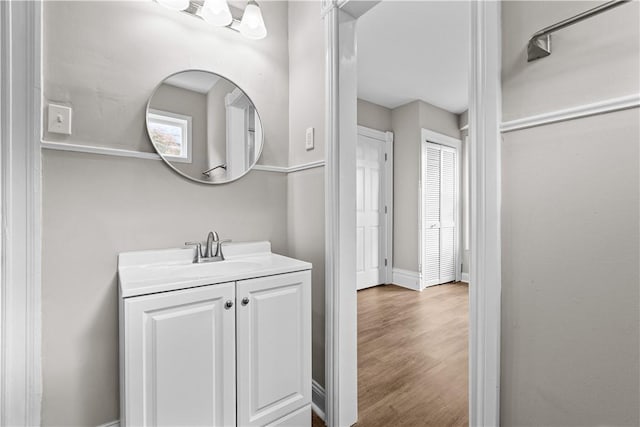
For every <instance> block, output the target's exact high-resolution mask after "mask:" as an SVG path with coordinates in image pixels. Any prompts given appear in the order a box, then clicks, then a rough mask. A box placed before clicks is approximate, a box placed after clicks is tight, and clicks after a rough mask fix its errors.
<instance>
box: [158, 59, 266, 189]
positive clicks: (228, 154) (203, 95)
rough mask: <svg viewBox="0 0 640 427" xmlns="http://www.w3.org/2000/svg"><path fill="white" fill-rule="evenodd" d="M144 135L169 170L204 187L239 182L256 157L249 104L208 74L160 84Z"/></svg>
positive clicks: (258, 132) (258, 129)
mask: <svg viewBox="0 0 640 427" xmlns="http://www.w3.org/2000/svg"><path fill="white" fill-rule="evenodd" d="M147 132H148V133H149V138H150V139H151V142H152V143H153V146H154V147H155V149H156V151H157V152H158V154H160V156H161V157H162V159H164V161H165V162H166V163H167V164H168V165H169V166H171V167H172V168H173V169H174V170H175V171H176V172H178V173H179V174H181V175H183V176H185V177H187V178H189V179H192V180H194V181H198V182H202V183H206V184H222V183H225V182H230V181H233V180H236V179H238V178H240V177H241V176H243V175H244V174H246V173H247V172H248V171H249V170H250V169H251V168H252V167H253V166H254V165H255V164H256V161H257V160H258V158H260V153H262V145H263V130H262V122H261V121H260V116H259V115H258V112H257V111H256V108H255V106H254V105H253V102H251V99H249V97H248V96H247V94H246V93H244V91H243V90H242V89H240V88H239V87H238V86H236V85H235V84H234V83H233V82H232V81H230V80H228V79H226V78H224V77H222V76H220V75H218V74H215V73H211V72H208V71H201V70H189V71H181V72H179V73H175V74H172V75H170V76H169V77H167V78H166V79H164V80H163V81H162V83H160V84H159V85H158V87H157V88H156V90H155V91H154V92H153V95H151V98H149V102H148V104H147Z"/></svg>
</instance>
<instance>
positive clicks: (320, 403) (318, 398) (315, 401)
mask: <svg viewBox="0 0 640 427" xmlns="http://www.w3.org/2000/svg"><path fill="white" fill-rule="evenodd" d="M324 401H325V393H324V388H323V387H322V386H321V385H320V384H318V383H317V382H316V380H312V381H311V409H312V410H313V412H315V413H316V415H317V416H318V417H320V419H321V420H322V421H326V420H325V417H324Z"/></svg>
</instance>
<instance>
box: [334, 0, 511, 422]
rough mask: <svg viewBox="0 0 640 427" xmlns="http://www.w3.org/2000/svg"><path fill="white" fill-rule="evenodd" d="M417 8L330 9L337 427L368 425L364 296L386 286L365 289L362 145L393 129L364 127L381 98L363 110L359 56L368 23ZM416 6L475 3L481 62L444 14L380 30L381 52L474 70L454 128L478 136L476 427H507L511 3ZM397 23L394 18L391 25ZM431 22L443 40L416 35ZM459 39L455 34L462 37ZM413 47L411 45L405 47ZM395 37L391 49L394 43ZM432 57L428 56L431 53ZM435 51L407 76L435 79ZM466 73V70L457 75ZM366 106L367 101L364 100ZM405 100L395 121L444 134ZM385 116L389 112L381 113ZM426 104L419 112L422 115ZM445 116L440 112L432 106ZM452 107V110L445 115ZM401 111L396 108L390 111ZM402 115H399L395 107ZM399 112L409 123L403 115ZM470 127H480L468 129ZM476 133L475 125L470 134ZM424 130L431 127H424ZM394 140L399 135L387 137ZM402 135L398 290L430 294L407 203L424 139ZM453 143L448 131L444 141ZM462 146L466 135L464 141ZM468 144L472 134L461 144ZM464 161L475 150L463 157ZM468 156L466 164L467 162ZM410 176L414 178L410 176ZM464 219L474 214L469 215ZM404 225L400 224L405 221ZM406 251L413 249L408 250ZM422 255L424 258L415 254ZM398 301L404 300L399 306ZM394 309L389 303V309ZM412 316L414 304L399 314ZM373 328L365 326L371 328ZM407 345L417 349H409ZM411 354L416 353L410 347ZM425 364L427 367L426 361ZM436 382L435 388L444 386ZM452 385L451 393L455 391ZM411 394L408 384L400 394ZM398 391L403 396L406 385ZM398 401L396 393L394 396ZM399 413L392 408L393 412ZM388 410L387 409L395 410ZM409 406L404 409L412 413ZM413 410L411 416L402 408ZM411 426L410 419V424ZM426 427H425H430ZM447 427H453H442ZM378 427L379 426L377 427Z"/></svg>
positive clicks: (474, 174)
mask: <svg viewBox="0 0 640 427" xmlns="http://www.w3.org/2000/svg"><path fill="white" fill-rule="evenodd" d="M409 3H412V2H385V1H383V2H358V1H354V0H346V1H340V2H333V1H331V2H329V1H327V2H324V3H323V16H324V22H325V34H326V46H327V56H326V58H327V62H326V65H327V68H326V72H327V74H326V77H327V84H326V122H327V145H326V175H325V177H326V178H325V195H326V197H325V203H326V209H325V210H326V223H325V227H326V240H325V242H326V246H325V255H326V265H325V272H326V287H325V300H326V311H325V319H326V322H325V333H326V340H325V344H326V348H325V357H326V359H325V367H326V375H325V383H326V400H325V402H326V406H325V414H326V422H327V425H328V426H329V427H333V426H342V425H353V424H355V423H356V422H359V421H361V419H362V417H361V415H362V414H359V409H358V403H359V401H360V400H362V393H360V390H358V377H359V376H360V374H361V369H360V368H361V365H360V366H359V364H358V333H357V332H358V331H357V328H358V324H359V323H358V310H357V302H358V301H357V300H358V294H361V293H365V292H370V291H377V290H379V289H384V287H381V286H376V287H373V288H369V289H363V290H361V291H357V290H356V215H355V212H356V206H355V201H356V200H355V199H356V187H357V186H356V173H355V169H356V140H357V124H356V123H360V124H361V125H363V126H368V127H372V128H374V129H383V128H380V127H377V126H372V125H370V124H366V123H363V122H362V121H361V120H360V118H359V117H357V116H359V115H360V111H361V109H360V108H359V104H360V101H369V102H373V103H375V101H376V100H374V99H361V100H359V99H358V98H359V92H360V89H361V88H362V85H363V80H362V79H361V78H360V76H358V69H361V68H363V62H362V53H363V50H362V47H363V45H362V43H359V46H358V48H357V49H356V44H357V43H356V36H358V35H359V34H360V32H361V30H362V25H361V24H362V22H363V20H362V18H366V17H367V14H369V13H370V12H371V11H372V10H375V9H376V8H378V7H380V6H384V5H385V4H386V5H388V4H396V5H406V4H409ZM415 3H416V4H425V5H427V4H428V5H432V6H434V7H438V6H442V5H449V4H453V3H465V4H467V5H468V7H469V10H470V13H469V15H468V19H465V18H464V17H461V18H460V19H459V22H461V23H462V24H463V26H464V30H465V31H467V33H466V34H464V35H462V38H463V39H465V40H467V41H469V45H470V49H469V52H467V53H465V52H457V51H454V50H452V49H450V44H451V42H452V40H453V39H455V37H457V36H460V34H459V32H456V31H448V30H450V27H451V26H446V25H445V26H444V27H443V26H442V25H441V24H442V22H445V21H444V20H442V19H440V20H439V21H438V22H436V23H433V25H429V23H427V20H428V18H433V17H437V18H442V16H440V15H438V13H437V12H436V11H435V10H431V11H430V12H429V13H424V12H423V13H420V14H408V15H407V14H402V13H400V14H399V15H398V16H397V17H396V18H398V19H400V20H401V21H402V23H403V24H402V25H401V26H400V27H399V28H397V31H396V32H395V33H394V34H392V36H391V37H389V35H388V34H387V33H386V32H385V31H386V30H387V29H388V28H389V21H388V20H386V19H385V20H384V22H382V23H381V24H380V25H378V26H377V30H379V32H380V33H381V34H383V39H381V40H380V42H379V43H378V44H377V45H376V49H378V50H382V48H383V47H384V45H385V44H391V45H392V48H394V49H395V50H394V51H393V53H403V52H404V53H405V54H406V53H407V52H409V54H413V56H411V55H408V56H405V57H409V58H413V57H420V56H421V55H423V53H422V51H421V50H420V49H419V50H417V51H416V49H413V50H412V49H411V48H410V47H409V46H410V44H408V43H406V41H405V40H406V39H410V38H411V37H415V38H416V39H417V40H418V41H421V42H425V41H435V48H436V49H441V50H442V49H444V50H445V51H446V54H447V55H448V56H449V57H451V56H454V57H458V56H459V57H460V58H461V59H462V60H463V62H464V66H465V67H466V66H467V65H468V68H467V69H466V72H468V75H469V79H468V81H467V83H468V88H469V90H468V92H467V93H468V106H469V110H468V114H461V115H459V116H460V122H461V123H453V122H454V121H453V120H450V121H449V123H450V124H453V126H454V127H455V130H456V131H460V130H461V129H463V130H466V129H468V130H467V132H468V135H469V144H468V145H469V149H468V159H469V160H468V161H469V165H470V167H469V169H468V171H469V173H468V189H469V207H468V212H469V216H468V219H466V220H465V222H464V224H467V221H468V224H469V226H468V227H466V229H467V230H468V233H469V237H468V239H467V240H465V241H468V248H469V250H468V251H467V250H466V246H465V251H463V258H464V259H465V260H466V262H465V263H464V264H465V265H466V266H467V268H468V271H469V272H468V278H469V282H470V286H469V288H468V299H469V304H468V307H469V310H468V317H469V323H468V325H469V326H468V336H469V337H468V341H467V346H468V358H469V363H468V376H467V380H468V389H467V390H468V411H467V415H468V419H469V424H470V425H498V424H499V412H500V411H499V371H500V369H499V366H500V286H501V280H500V272H501V268H500V253H501V248H500V164H501V162H500V98H501V93H500V67H501V64H500V3H499V2H473V1H469V2H415ZM387 17H389V18H391V15H389V14H387ZM416 17H417V18H419V19H421V21H420V26H421V28H425V29H429V28H439V29H440V31H437V32H436V33H435V34H432V35H431V36H429V37H424V36H422V35H417V34H419V31H418V32H416V30H415V28H412V27H411V26H410V25H405V23H408V22H409V21H410V20H411V19H413V18H416ZM451 28H453V27H451ZM402 36H404V37H405V38H404V39H402ZM384 37H387V38H388V40H385V39H384ZM422 47H423V46H422V45H421V46H420V48H422ZM434 52H436V51H433V52H430V54H429V55H428V56H427V59H428V61H427V63H426V64H423V66H422V67H418V68H416V67H407V68H406V69H409V70H414V71H417V72H418V73H422V75H423V76H424V75H425V72H426V71H427V70H430V69H432V68H435V69H438V67H441V66H442V64H441V63H440V62H438V61H437V60H436V59H434V56H433V53H434ZM386 63H395V60H394V58H390V57H387V58H384V60H383V61H381V60H378V61H377V62H376V63H374V64H370V65H369V67H367V69H368V70H369V71H375V70H377V69H384V67H380V64H386ZM448 71H450V72H457V71H459V69H453V70H448ZM405 77H406V76H398V75H393V74H390V73H388V72H383V73H381V74H378V76H377V78H376V79H375V80H374V81H373V84H374V85H378V86H382V85H383V84H386V83H388V82H392V81H395V82H398V81H399V82H407V81H408V79H407V78H405ZM432 83H436V84H435V87H444V86H442V85H440V83H441V82H439V81H438V80H435V79H432ZM360 98H362V97H360ZM398 98H400V103H399V104H398V105H400V106H402V102H409V104H412V105H408V106H406V108H405V111H404V112H405V114H404V115H399V116H396V115H395V114H393V113H392V119H395V118H400V119H401V118H402V117H404V118H405V119H407V120H413V121H417V122H418V124H419V125H420V126H419V127H421V128H425V129H435V130H438V131H441V130H440V129H437V128H434V127H432V126H430V125H428V124H426V125H422V124H421V123H420V122H421V120H422V119H424V118H425V117H428V116H431V117H437V116H438V115H437V113H434V111H433V110H432V109H430V108H429V107H428V106H426V107H425V106H424V105H423V104H420V102H417V103H412V102H410V101H411V100H406V99H404V100H403V99H402V98H401V97H396V101H397V100H398ZM378 105H379V103H378ZM416 105H417V107H416ZM432 105H434V103H432ZM443 107H444V106H440V108H443ZM387 109H390V108H387ZM393 109H394V110H395V109H398V107H395V108H393ZM394 113H397V112H395V111H394ZM384 116H385V115H384V114H383V115H376V114H374V115H373V116H371V117H373V119H372V120H373V123H374V124H378V125H383V124H385V123H388V121H387V120H386V119H385V118H384ZM467 118H468V119H467ZM465 122H468V125H467V124H466V123H465ZM418 129H419V128H418ZM387 130H389V131H391V129H390V128H389V129H387ZM393 132H394V164H395V167H394V195H393V199H394V207H395V208H394V221H393V236H394V237H393V242H394V244H393V260H394V261H393V268H392V280H393V281H394V282H399V281H400V280H399V279H402V280H404V281H405V282H406V283H405V285H408V286H405V287H410V288H412V289H413V288H420V274H419V271H420V268H419V262H420V257H419V256H418V255H416V254H417V253H418V247H419V238H418V237H419V234H420V233H419V231H418V230H419V227H420V225H419V213H418V206H417V201H416V202H410V201H409V202H407V201H406V200H405V199H406V198H405V196H407V195H412V197H414V199H415V200H417V199H418V197H417V196H418V195H419V189H418V188H417V183H418V182H419V179H418V177H419V169H418V166H417V165H416V163H417V162H416V161H415V160H416V158H419V157H420V152H419V149H418V151H417V152H415V151H411V152H404V151H403V150H402V149H401V146H405V144H403V143H401V139H405V138H408V140H411V141H413V143H414V144H415V143H416V141H418V142H417V145H418V146H419V145H420V142H419V141H420V132H419V131H415V132H409V133H406V134H405V135H404V136H401V132H399V131H398V130H397V129H393ZM441 132H442V133H445V134H448V132H444V131H441ZM454 136H457V135H454ZM459 137H462V133H460V134H459ZM462 151H463V153H464V152H465V148H464V146H463V149H462ZM463 155H464V154H463ZM398 165H402V167H398ZM401 174H405V175H409V176H413V180H409V182H413V183H416V185H415V186H413V185H412V186H407V187H406V188H405V187H404V186H403V185H399V184H398V181H399V176H400V175H401ZM463 212H464V210H463ZM401 213H402V215H400V216H401V217H400V218H399V214H401ZM399 242H401V244H399ZM412 254H413V255H412ZM445 287H446V286H434V287H431V288H428V289H426V290H424V291H423V292H420V293H418V292H413V294H414V295H426V294H428V293H429V292H430V291H431V290H438V289H443V288H445ZM388 300H389V301H391V300H392V299H388ZM385 301H387V300H385ZM403 310H405V307H404V306H402V304H398V305H397V306H396V311H397V312H401V311H403ZM360 324H362V323H360ZM407 342H411V340H408V341H407ZM401 344H405V342H402V343H401ZM419 360H425V359H424V358H423V359H419ZM432 383H433V382H432ZM445 383H447V382H446V381H445ZM397 384H399V383H397ZM397 384H396V385H397ZM389 390H391V389H390V388H388V389H387V391H389ZM405 396H406V399H404V400H403V401H402V402H401V403H404V402H405V401H413V400H412V399H413V395H411V394H405ZM386 403H389V402H386ZM384 404H385V402H380V403H379V405H384ZM401 406H402V405H400V406H397V408H400V407H401ZM402 407H403V408H406V407H405V406H402ZM392 409H393V408H391V410H392ZM396 415H397V417H396V418H394V422H393V424H394V425H401V422H399V421H402V419H403V418H402V417H401V416H402V413H396ZM405 418H406V417H405ZM423 424H424V423H423ZM440 424H442V422H441V421H440ZM373 425H375V424H373Z"/></svg>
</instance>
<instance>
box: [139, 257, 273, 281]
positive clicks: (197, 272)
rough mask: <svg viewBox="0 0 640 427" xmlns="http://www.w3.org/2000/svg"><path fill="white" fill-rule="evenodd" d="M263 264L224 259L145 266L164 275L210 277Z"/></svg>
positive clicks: (253, 268) (243, 270) (251, 269)
mask: <svg viewBox="0 0 640 427" xmlns="http://www.w3.org/2000/svg"><path fill="white" fill-rule="evenodd" d="M263 266H264V265H263V264H260V263H257V262H248V261H240V260H224V261H215V262H207V263H202V264H194V263H192V264H186V265H184V264H177V265H176V264H173V265H171V264H167V265H152V266H145V267H144V268H145V269H147V270H157V273H162V274H164V275H165V277H166V275H175V276H180V277H212V276H216V277H217V276H221V275H222V276H224V275H227V274H238V273H243V272H248V271H254V270H257V269H259V268H261V267H263Z"/></svg>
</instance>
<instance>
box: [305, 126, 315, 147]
mask: <svg viewBox="0 0 640 427" xmlns="http://www.w3.org/2000/svg"><path fill="white" fill-rule="evenodd" d="M304 148H306V149H307V150H313V128H307V134H306V136H305V139H304Z"/></svg>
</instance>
